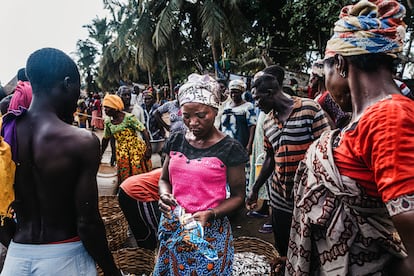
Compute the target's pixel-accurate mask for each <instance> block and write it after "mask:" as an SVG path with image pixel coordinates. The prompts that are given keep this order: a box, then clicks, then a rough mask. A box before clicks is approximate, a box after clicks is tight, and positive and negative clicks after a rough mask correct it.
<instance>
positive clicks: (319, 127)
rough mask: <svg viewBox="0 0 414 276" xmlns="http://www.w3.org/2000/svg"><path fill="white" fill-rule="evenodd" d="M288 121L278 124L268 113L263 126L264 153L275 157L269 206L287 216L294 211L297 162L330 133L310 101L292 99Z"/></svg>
mask: <svg viewBox="0 0 414 276" xmlns="http://www.w3.org/2000/svg"><path fill="white" fill-rule="evenodd" d="M292 98H293V101H294V104H293V110H292V112H291V114H290V116H289V118H288V119H287V120H286V121H285V122H284V123H281V122H280V121H279V119H278V118H277V116H276V115H275V114H274V113H273V111H271V112H270V113H269V114H267V116H266V118H265V122H264V124H263V130H264V145H265V148H266V151H267V152H269V151H272V152H273V153H274V160H275V168H274V173H273V175H272V181H271V186H270V193H269V195H270V205H271V206H272V207H273V208H276V209H278V210H281V211H285V212H287V213H292V211H293V193H292V189H293V182H294V177H295V173H296V169H297V167H298V165H299V162H300V161H301V160H302V159H303V157H304V156H305V153H306V150H307V149H308V147H309V145H310V144H311V143H312V142H313V141H314V140H316V139H317V138H319V137H320V135H321V134H322V132H324V131H325V130H329V129H330V127H329V124H328V120H327V119H326V117H325V115H324V113H323V111H322V109H321V107H320V106H319V105H318V104H317V103H316V102H315V101H313V100H311V99H305V98H299V97H292Z"/></svg>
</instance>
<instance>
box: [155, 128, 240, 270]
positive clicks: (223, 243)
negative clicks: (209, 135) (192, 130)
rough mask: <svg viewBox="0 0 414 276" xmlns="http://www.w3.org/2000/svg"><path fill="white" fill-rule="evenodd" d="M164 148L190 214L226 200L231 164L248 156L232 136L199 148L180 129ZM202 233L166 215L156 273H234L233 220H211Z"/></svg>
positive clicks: (176, 188) (176, 191)
mask: <svg viewBox="0 0 414 276" xmlns="http://www.w3.org/2000/svg"><path fill="white" fill-rule="evenodd" d="M165 151H166V153H167V154H169V156H170V163H169V173H170V182H171V185H172V192H173V195H174V197H175V198H176V200H177V202H178V203H179V205H180V206H181V207H182V208H184V209H185V211H186V213H195V212H198V211H203V210H207V209H209V208H214V207H216V206H218V205H220V204H221V202H223V201H224V200H226V179H227V168H228V167H232V166H237V165H240V164H243V163H245V162H247V160H248V156H247V153H246V151H245V149H244V148H243V147H242V145H241V144H240V143H239V142H237V141H236V140H234V139H232V138H230V137H228V136H226V137H225V138H223V139H222V140H221V141H219V142H218V143H216V144H215V145H213V146H211V147H210V148H207V149H197V148H194V147H193V146H191V145H190V144H189V143H188V142H187V140H186V139H185V137H184V135H183V134H181V133H177V134H175V135H172V136H171V138H170V140H169V141H167V143H166V147H165ZM202 232H204V233H203V234H202V235H196V234H195V233H193V232H192V231H190V232H189V231H186V229H184V226H183V225H180V223H179V220H178V219H177V218H176V217H175V216H174V215H173V216H172V218H171V219H167V218H166V217H164V216H162V217H161V222H160V226H159V231H158V237H159V240H160V250H159V254H158V260H157V264H156V266H155V270H154V275H231V273H232V264H233V256H234V248H233V235H232V231H231V226H230V222H229V220H228V218H227V217H223V218H217V219H214V220H210V221H208V222H207V225H206V226H205V227H204V229H203V231H202ZM198 234H199V233H198Z"/></svg>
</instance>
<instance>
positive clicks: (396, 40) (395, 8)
mask: <svg viewBox="0 0 414 276" xmlns="http://www.w3.org/2000/svg"><path fill="white" fill-rule="evenodd" d="M404 16H405V8H404V6H403V5H401V4H400V3H398V2H397V1H395V0H369V1H368V0H362V1H359V2H358V3H357V4H355V5H348V6H345V7H344V8H342V10H341V13H340V16H339V20H338V21H337V22H336V23H335V27H334V34H333V36H332V37H331V39H330V40H329V41H328V43H327V45H326V51H325V58H329V57H332V56H334V55H335V54H341V55H343V56H354V55H361V54H369V53H386V54H390V55H395V54H397V53H400V52H401V51H402V49H403V43H404V37H405V28H406V25H405V23H404V21H403V18H404Z"/></svg>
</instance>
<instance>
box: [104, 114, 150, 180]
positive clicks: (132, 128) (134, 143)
mask: <svg viewBox="0 0 414 276" xmlns="http://www.w3.org/2000/svg"><path fill="white" fill-rule="evenodd" d="M144 129H145V126H144V125H143V124H142V123H141V122H139V121H138V120H137V119H136V117H135V116H134V115H132V114H130V113H125V117H124V120H123V121H122V122H121V123H120V124H117V125H114V124H113V123H111V120H110V118H106V119H105V129H104V135H103V137H104V138H109V137H111V135H113V136H114V137H115V140H116V162H117V167H118V183H122V182H123V181H124V180H125V179H127V178H128V177H130V176H132V175H136V174H140V173H144V172H148V171H150V170H151V169H152V164H151V160H145V159H144V154H145V150H146V145H145V143H144V141H143V140H142V139H141V137H140V135H139V134H137V131H143V130H144Z"/></svg>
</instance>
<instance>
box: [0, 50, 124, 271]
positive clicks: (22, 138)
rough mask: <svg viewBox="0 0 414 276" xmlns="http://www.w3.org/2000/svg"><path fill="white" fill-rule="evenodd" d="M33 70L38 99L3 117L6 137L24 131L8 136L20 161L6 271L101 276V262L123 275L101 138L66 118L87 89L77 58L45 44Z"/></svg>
mask: <svg viewBox="0 0 414 276" xmlns="http://www.w3.org/2000/svg"><path fill="white" fill-rule="evenodd" d="M26 70H27V76H28V78H29V79H30V82H31V84H32V88H33V100H32V105H31V106H30V109H29V110H28V111H27V112H25V113H24V114H22V115H20V116H17V117H14V118H12V119H11V121H9V120H5V121H4V124H5V125H4V134H5V139H6V137H7V136H8V135H7V134H8V132H9V134H10V131H13V130H15V131H16V134H17V135H16V137H17V139H9V140H11V141H9V142H10V144H11V147H12V152H13V153H14V155H13V160H14V161H15V162H16V164H17V166H16V175H15V187H14V188H15V201H14V203H13V205H12V207H13V209H14V210H15V214H16V231H15V232H14V233H12V237H11V238H12V241H11V242H10V245H9V248H8V253H7V257H6V261H5V264H4V269H3V271H2V274H1V275H2V276H8V275H94V276H95V275H96V266H95V261H96V263H98V264H99V266H100V267H101V268H102V269H103V271H104V273H105V275H121V273H120V271H119V270H118V269H117V267H116V266H115V263H114V260H113V258H112V255H111V253H110V251H109V249H108V245H107V240H106V236H105V228H104V225H103V222H102V219H101V217H100V215H99V211H98V191H97V185H96V173H97V171H98V166H99V163H100V152H99V148H100V144H99V139H98V138H97V137H96V136H95V135H94V134H92V133H91V132H89V131H85V130H84V129H79V128H75V127H73V126H71V125H70V124H68V123H66V122H69V121H70V118H72V117H73V116H72V114H73V112H74V111H75V110H76V102H77V99H78V97H79V94H80V76H79V72H78V69H77V67H76V64H75V63H74V62H73V61H72V59H71V58H70V57H69V56H67V55H66V54H64V53H63V52H61V51H59V50H56V49H52V48H44V49H41V50H38V51H36V52H34V53H33V54H32V55H31V56H30V57H29V59H28V61H27V65H26ZM13 121H14V122H15V123H16V124H15V127H14V128H13V125H12V124H10V122H11V123H12V122H13ZM7 124H9V125H8V126H7ZM8 222H9V223H10V220H9V221H8ZM3 229H6V228H5V227H3V228H2V230H3Z"/></svg>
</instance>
